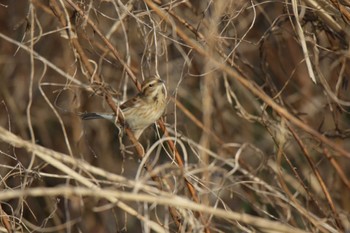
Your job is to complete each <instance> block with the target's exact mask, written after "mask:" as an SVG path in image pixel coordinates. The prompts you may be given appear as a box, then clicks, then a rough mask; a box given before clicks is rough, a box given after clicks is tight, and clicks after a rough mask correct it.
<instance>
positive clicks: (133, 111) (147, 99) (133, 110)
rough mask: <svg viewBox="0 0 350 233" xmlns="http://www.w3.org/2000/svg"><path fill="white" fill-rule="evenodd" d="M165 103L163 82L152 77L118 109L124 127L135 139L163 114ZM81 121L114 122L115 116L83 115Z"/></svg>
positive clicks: (165, 92)
mask: <svg viewBox="0 0 350 233" xmlns="http://www.w3.org/2000/svg"><path fill="white" fill-rule="evenodd" d="M166 102H167V90H166V87H165V85H164V82H163V80H161V79H159V78H156V77H152V78H149V79H146V80H145V81H144V82H143V83H142V85H141V92H140V93H138V94H137V95H136V96H135V97H133V98H131V99H129V100H127V101H126V102H124V103H123V104H122V105H120V109H121V111H122V113H123V116H124V121H125V123H126V126H127V127H129V128H130V129H131V131H132V132H133V133H134V136H135V138H136V139H139V137H140V136H141V134H142V133H143V131H144V130H145V129H146V128H147V127H148V126H150V125H151V124H153V123H154V122H156V121H157V120H158V119H159V118H160V117H161V116H162V115H163V113H164V109H165V107H166ZM80 116H81V118H82V119H83V120H91V119H107V120H110V121H113V122H115V120H116V119H115V114H110V113H93V112H92V113H83V114H81V115H80Z"/></svg>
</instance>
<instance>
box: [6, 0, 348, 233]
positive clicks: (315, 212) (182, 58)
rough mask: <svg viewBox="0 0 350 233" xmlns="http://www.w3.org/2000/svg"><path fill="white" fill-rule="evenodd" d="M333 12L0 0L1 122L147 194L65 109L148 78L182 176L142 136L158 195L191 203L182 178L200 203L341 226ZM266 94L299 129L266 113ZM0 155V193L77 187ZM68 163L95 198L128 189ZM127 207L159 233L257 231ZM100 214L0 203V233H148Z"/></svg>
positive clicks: (29, 202) (343, 178) (108, 134)
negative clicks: (163, 100) (97, 191)
mask: <svg viewBox="0 0 350 233" xmlns="http://www.w3.org/2000/svg"><path fill="white" fill-rule="evenodd" d="M334 2H337V1H327V0H325V1H320V2H318V1H317V2H316V3H315V2H313V1H305V2H303V3H300V4H301V5H295V4H296V3H295V2H294V1H262V2H261V1H177V0H175V1H161V0H159V1H154V2H153V4H154V5H152V4H151V3H150V2H149V1H119V0H111V1H98V0H96V1H93V0H91V1H88V0H86V1H85V0H83V1H75V0H62V1H40V0H32V1H25V0H20V1H10V0H8V1H5V0H4V1H0V81H1V84H0V126H1V127H3V128H5V129H7V130H8V131H10V132H12V133H13V134H15V135H17V136H18V137H20V138H22V139H24V140H27V141H31V142H32V143H35V144H36V145H40V146H43V147H45V148H48V149H51V150H53V151H56V152H61V153H64V154H66V155H68V156H70V157H72V158H75V159H80V161H86V162H87V163H89V164H91V165H92V166H95V167H98V168H101V169H103V170H104V171H106V172H110V173H113V174H117V175H121V176H123V177H125V178H127V179H129V180H134V181H137V180H138V179H140V180H141V181H140V182H141V183H142V184H147V185H149V186H152V187H153V186H154V187H157V185H156V184H155V183H154V182H153V181H152V180H151V179H150V177H149V176H148V175H147V172H146V171H144V170H143V169H142V163H141V162H140V159H139V157H138V156H137V155H136V152H135V150H134V148H133V147H132V146H131V143H130V141H129V140H128V139H127V137H126V136H124V137H123V140H122V141H123V143H122V144H120V140H119V138H118V129H117V128H116V127H115V126H114V125H113V123H111V122H108V121H104V120H96V121H82V120H81V119H80V117H79V114H80V113H83V112H112V109H111V108H110V106H109V105H108V103H107V102H106V100H105V98H104V97H105V96H104V93H103V92H100V91H99V90H100V87H106V88H107V90H108V93H109V94H110V95H112V96H113V97H114V98H115V100H117V101H118V102H120V103H122V102H124V101H125V100H127V99H128V98H131V97H132V96H134V95H136V94H137V93H138V89H137V87H136V85H135V83H134V81H133V79H132V75H131V74H133V75H134V77H136V78H137V80H138V81H139V82H142V80H144V79H145V78H147V77H149V76H151V75H154V74H158V75H159V76H160V77H161V78H162V79H163V80H164V81H165V83H166V87H167V89H168V93H169V103H168V106H167V109H166V112H165V113H164V116H163V120H164V122H165V124H166V128H167V131H168V132H169V134H170V136H172V137H174V138H176V140H175V145H176V147H177V148H178V150H179V152H180V155H181V156H182V158H183V159H184V161H185V165H184V167H179V166H178V164H177V163H176V162H174V156H173V154H172V151H171V150H170V149H169V147H168V146H167V145H166V144H165V143H164V140H162V139H160V138H162V135H163V132H162V131H161V130H160V129H159V127H157V126H156V125H152V126H151V127H149V128H148V129H147V130H146V131H145V132H144V133H143V135H142V136H141V138H140V142H141V144H142V145H143V147H144V149H145V151H146V152H147V151H148V152H149V153H150V158H149V161H150V162H151V165H152V168H153V169H154V170H155V171H156V172H157V174H158V175H159V176H161V177H166V178H168V179H169V180H170V181H169V182H170V183H172V188H169V189H168V190H167V189H166V190H165V191H166V192H169V193H171V194H173V195H178V196H181V197H184V198H188V199H191V197H190V196H189V191H188V190H187V188H186V185H185V183H184V180H183V177H187V179H188V180H189V181H190V182H191V183H192V184H193V185H194V188H195V190H196V191H197V195H198V196H199V198H200V200H201V203H202V204H204V205H207V206H211V207H214V208H219V209H225V210H227V211H232V212H237V213H247V214H250V215H252V216H255V217H258V218H261V219H266V220H271V221H273V222H278V223H281V224H285V225H287V226H290V227H294V228H297V229H299V230H304V231H312V232H315V231H323V232H341V231H345V230H350V225H349V210H350V201H349V200H350V192H349V188H350V182H349V175H350V173H349V171H350V169H349V166H350V163H349V162H350V160H349V158H350V156H349V154H350V140H349V136H350V129H349V123H350V118H349V114H348V112H349V110H350V109H349V106H350V102H349V99H350V93H349V75H350V73H349V67H348V63H349V61H348V57H349V45H348V44H349V35H350V31H349V20H350V19H349V18H348V17H349V15H348V14H349V11H348V8H347V7H349V6H350V5H347V1H344V2H341V3H339V2H338V5H337V4H334ZM298 4H299V3H298ZM315 4H316V5H315ZM293 7H294V8H293ZM320 9H321V10H320ZM296 14H297V15H296ZM164 16H165V17H164ZM101 35H102V36H101ZM112 48H113V49H114V50H115V51H117V53H118V55H119V58H116V53H115V51H113V50H112ZM201 51H205V53H203V52H201ZM219 63H220V64H225V65H226V66H225V67H226V68H223V67H222V66H219V65H218V64H219ZM88 64H89V65H90V66H91V67H90V68H89V67H88ZM91 69H92V70H93V72H91ZM227 69H229V70H230V71H232V72H234V73H235V74H236V75H237V76H238V77H240V79H243V80H245V81H246V82H247V83H249V84H250V85H251V86H253V87H254V88H258V90H260V91H261V93H263V94H264V96H265V97H264V98H261V96H260V97H257V96H256V94H255V93H253V91H252V89H250V88H246V87H244V85H242V82H241V81H240V79H237V78H236V76H233V75H232V73H230V72H227ZM313 77H314V79H315V81H313V80H312V78H313ZM268 97H271V98H272V99H273V100H274V102H275V103H277V104H278V105H279V106H280V107H281V109H283V111H286V112H288V113H289V114H291V115H292V116H293V117H294V118H295V119H297V120H300V122H302V123H303V127H297V126H295V125H294V124H293V123H291V122H290V121H289V120H288V119H287V118H285V117H284V116H285V115H283V114H282V115H281V110H276V108H272V107H271V106H269V105H270V104H269V103H268V101H267V98H268ZM307 127H309V128H312V129H314V130H315V131H316V132H318V134H309V133H307V132H308V130H307ZM321 138H326V140H328V141H329V142H331V144H328V143H325V141H323V140H322V139H321ZM173 140H174V139H173ZM298 140H300V141H299V142H298ZM152 145H154V146H155V149H153V148H152V150H150V148H151V147H152ZM124 147H126V149H124ZM337 148H338V149H339V148H340V150H343V152H344V153H342V152H341V151H339V150H337ZM0 152H1V153H0V167H1V169H0V176H1V180H0V181H1V183H0V196H1V192H2V191H11V190H21V189H31V188H43V190H44V191H45V188H50V187H62V186H67V187H68V186H69V187H72V186H73V187H80V186H81V184H79V182H77V181H76V180H75V179H74V178H72V177H70V176H69V175H67V174H65V173H64V172H62V171H60V170H59V169H57V168H56V167H55V166H53V165H52V164H50V163H49V162H47V161H44V160H41V159H40V158H38V157H34V154H35V153H31V152H30V151H28V150H26V149H23V148H14V147H12V146H11V145H10V144H9V143H7V142H5V141H0ZM71 168H72V169H73V170H75V171H77V172H78V173H80V174H81V175H83V176H84V177H86V178H88V179H91V180H92V181H94V183H96V184H98V186H99V187H101V188H102V189H104V188H106V189H112V190H121V191H125V192H133V187H132V186H128V185H126V184H117V183H114V182H112V181H110V180H108V177H99V176H97V175H95V174H89V173H87V172H84V171H83V168H81V167H79V165H77V166H76V167H71ZM1 190H2V191H1ZM140 193H143V191H140ZM126 203H127V205H128V206H130V207H131V208H133V209H134V210H136V211H137V212H138V213H139V214H140V215H141V216H145V217H146V218H148V219H151V220H153V221H155V222H157V223H158V224H160V225H161V226H162V227H164V229H166V231H170V232H197V231H198V232H199V231H201V232H202V231H203V230H204V229H205V230H206V231H207V232H208V231H209V232H210V231H212V232H261V231H263V230H262V229H261V228H259V227H258V226H256V225H255V224H248V223H245V222H243V223H239V222H236V221H232V220H228V219H225V218H223V217H218V216H216V215H215V214H213V213H211V214H208V213H204V214H203V216H202V217H201V218H198V217H196V216H195V214H194V212H191V210H187V209H184V210H183V211H182V212H181V211H179V216H181V218H182V220H181V221H182V228H180V230H179V228H178V226H176V224H175V223H174V220H173V219H172V218H171V216H170V214H169V210H168V208H167V206H163V205H161V204H158V203H157V202H154V203H153V204H152V203H144V202H138V201H128V202H126ZM109 204H110V203H109V201H108V200H106V199H105V198H97V197H96V198H94V197H93V196H79V195H72V196H69V197H68V196H65V195H50V196H49V195H48V196H45V195H40V196H39V197H34V196H30V195H29V196H27V197H26V198H25V199H20V198H12V199H6V200H1V208H0V210H1V216H4V217H2V221H3V225H2V226H1V229H0V230H1V232H11V231H9V229H12V230H13V232H17V231H18V232H29V231H30V232H141V231H142V232H148V231H149V230H150V229H149V226H148V225H147V224H146V223H145V222H144V221H142V220H140V218H138V217H135V216H132V215H130V213H127V211H125V210H124V209H122V208H119V207H116V206H114V205H109ZM189 219H191V220H189ZM4 222H5V223H6V222H8V223H9V224H10V225H11V227H10V228H9V227H8V226H7V225H6V224H5V223H4ZM320 222H322V224H321V223H320ZM316 223H319V224H316ZM0 225H1V224H0Z"/></svg>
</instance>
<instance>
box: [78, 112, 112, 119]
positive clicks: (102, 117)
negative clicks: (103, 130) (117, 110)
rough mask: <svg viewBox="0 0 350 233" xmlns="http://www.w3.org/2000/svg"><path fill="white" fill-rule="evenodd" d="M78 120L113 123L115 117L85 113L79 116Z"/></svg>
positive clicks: (105, 114)
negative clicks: (101, 120) (98, 120)
mask: <svg viewBox="0 0 350 233" xmlns="http://www.w3.org/2000/svg"><path fill="white" fill-rule="evenodd" d="M80 118H81V119H82V120H94V119H106V120H110V121H113V120H114V118H115V116H114V114H107V113H96V112H86V113H82V114H80Z"/></svg>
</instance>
